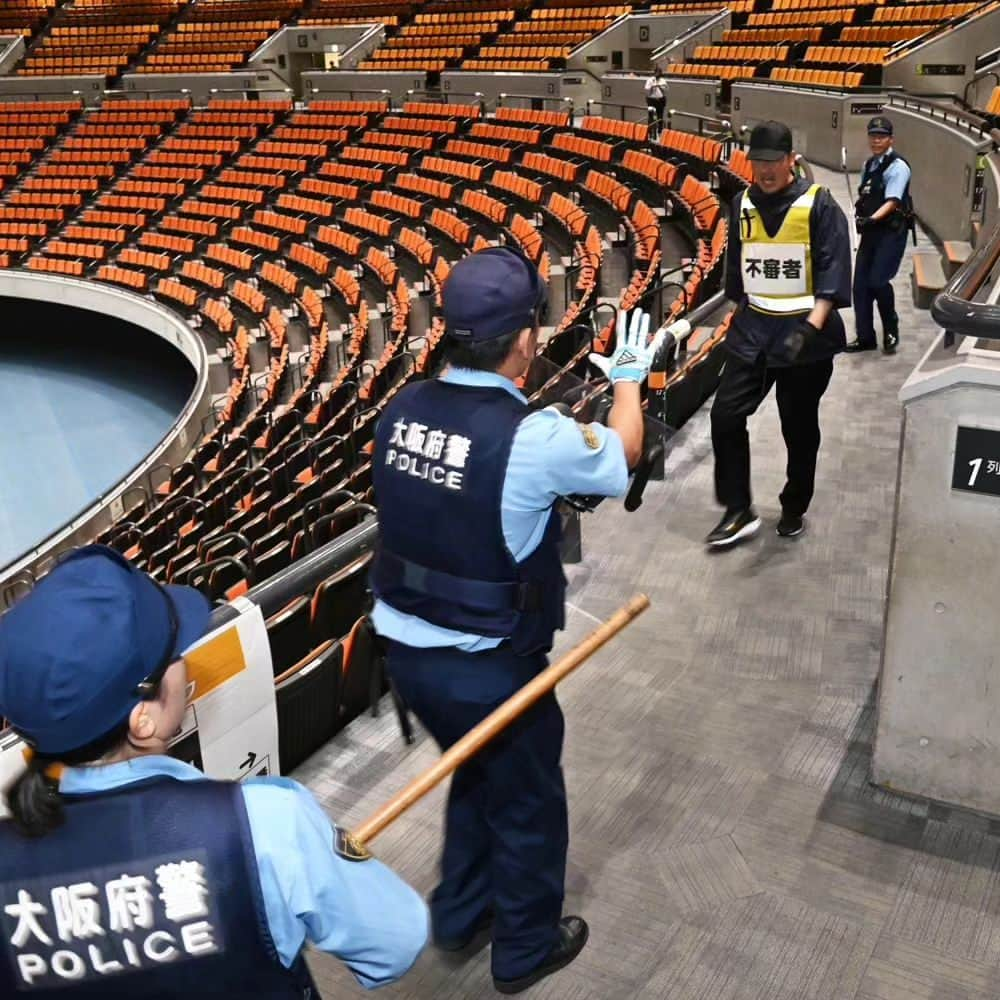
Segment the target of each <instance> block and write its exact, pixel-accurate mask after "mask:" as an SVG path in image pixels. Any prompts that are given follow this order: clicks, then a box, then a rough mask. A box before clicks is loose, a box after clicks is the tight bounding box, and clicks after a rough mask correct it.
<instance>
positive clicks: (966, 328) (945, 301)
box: [931, 222, 1000, 345]
mask: <svg viewBox="0 0 1000 1000" xmlns="http://www.w3.org/2000/svg"><path fill="white" fill-rule="evenodd" d="M998 262H1000V222H998V223H997V224H996V225H995V226H994V227H993V229H992V230H991V232H990V234H989V236H988V237H986V239H985V240H983V241H982V243H981V244H980V245H979V246H978V247H976V249H975V250H974V251H973V252H972V253H971V254H970V256H969V259H968V260H967V261H966V262H965V264H963V265H962V267H960V268H959V269H958V270H957V271H956V272H955V273H954V275H952V278H951V280H950V281H949V282H948V284H947V285H945V286H944V288H943V289H942V290H941V291H940V292H939V293H938V294H937V295H936V296H935V298H934V301H933V302H932V303H931V316H932V317H933V318H934V322H935V323H937V324H938V326H940V327H941V328H942V329H943V330H944V331H945V335H946V338H947V339H946V344H949V345H950V344H951V343H953V342H954V339H955V337H956V336H959V337H979V338H981V339H983V340H1000V305H997V304H993V303H990V302H974V301H973V298H974V296H975V295H976V294H977V293H978V292H979V290H980V289H981V288H982V287H983V285H985V284H986V282H987V280H988V279H989V277H990V275H992V274H993V270H994V268H995V267H996V266H997V263H998Z"/></svg>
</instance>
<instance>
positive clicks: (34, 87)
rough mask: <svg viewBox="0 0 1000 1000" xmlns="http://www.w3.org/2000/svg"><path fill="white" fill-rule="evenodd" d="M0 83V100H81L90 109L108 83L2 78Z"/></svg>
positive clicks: (71, 78) (92, 78)
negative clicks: (70, 98) (0, 85)
mask: <svg viewBox="0 0 1000 1000" xmlns="http://www.w3.org/2000/svg"><path fill="white" fill-rule="evenodd" d="M0 83H2V93H0V100H4V101H59V100H65V99H66V98H68V97H80V98H82V99H83V102H84V104H87V105H88V106H90V105H95V104H97V103H98V102H99V101H100V100H101V98H102V97H103V96H104V88H105V87H106V86H107V83H108V81H107V78H106V77H103V76H5V77H4V78H3V80H2V81H0Z"/></svg>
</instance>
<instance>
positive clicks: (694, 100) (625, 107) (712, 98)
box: [599, 73, 719, 132]
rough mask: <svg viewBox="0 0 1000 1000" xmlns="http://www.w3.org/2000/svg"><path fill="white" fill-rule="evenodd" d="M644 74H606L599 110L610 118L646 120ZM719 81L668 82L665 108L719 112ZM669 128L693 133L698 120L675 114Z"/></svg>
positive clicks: (688, 111) (707, 113)
mask: <svg viewBox="0 0 1000 1000" xmlns="http://www.w3.org/2000/svg"><path fill="white" fill-rule="evenodd" d="M646 79H647V78H646V76H645V75H636V74H632V73H609V74H608V75H607V76H605V77H604V79H603V81H602V82H601V101H602V102H603V103H604V105H605V106H604V107H602V108H600V109H599V110H600V113H601V114H604V115H606V116H608V117H609V118H624V119H625V120H626V121H643V122H644V121H646V117H647V113H646V92H645V89H644V88H645V83H646ZM718 101H719V84H718V82H717V81H714V80H680V79H676V78H673V79H671V80H670V81H669V89H668V92H667V108H668V109H674V110H677V111H684V112H687V113H688V114H691V115H708V116H710V117H714V116H717V115H718V110H717V108H718ZM670 127H671V128H675V129H680V130H682V131H685V132H696V131H697V130H698V123H697V121H694V120H692V119H690V118H684V117H680V116H678V117H677V118H676V119H675V120H673V121H671V123H670Z"/></svg>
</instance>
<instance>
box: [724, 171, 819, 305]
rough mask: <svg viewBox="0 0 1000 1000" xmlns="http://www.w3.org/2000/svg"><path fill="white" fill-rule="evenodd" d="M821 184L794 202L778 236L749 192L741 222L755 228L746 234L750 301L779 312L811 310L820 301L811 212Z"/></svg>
mask: <svg viewBox="0 0 1000 1000" xmlns="http://www.w3.org/2000/svg"><path fill="white" fill-rule="evenodd" d="M819 189H820V185H819V184H813V185H812V186H811V187H810V188H809V190H808V191H806V192H805V193H804V194H801V195H799V197H798V198H796V199H795V201H793V202H792V204H791V206H790V207H789V209H788V211H787V213H786V214H785V218H784V219H783V220H782V222H781V226H780V228H779V229H778V231H777V232H776V233H775V234H774V236H768V234H767V231H766V230H765V229H764V224H763V222H762V221H761V218H760V213H759V212H758V211H757V209H756V207H755V206H754V204H753V202H752V201H751V200H750V196H749V194H748V193H747V192H746V191H744V192H743V199H742V201H741V203H740V216H741V219H740V224H741V225H746V226H748V228H749V235H748V236H745V237H744V239H743V246H742V253H741V262H740V263H741V268H742V275H743V287H744V291H745V292H746V296H747V301H748V302H749V303H750V305H751V306H753V307H754V308H755V309H760V310H763V311H764V312H773V313H794V312H808V311H809V310H810V309H812V307H813V306H814V305H815V303H816V299H815V297H814V296H813V294H812V259H811V253H810V245H809V216H810V214H811V212H812V207H813V203H814V202H815V200H816V193H817V192H818V191H819Z"/></svg>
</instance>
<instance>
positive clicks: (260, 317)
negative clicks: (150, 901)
mask: <svg viewBox="0 0 1000 1000" xmlns="http://www.w3.org/2000/svg"><path fill="white" fill-rule="evenodd" d="M665 140H666V141H665V143H663V144H661V143H652V142H650V141H649V140H648V136H647V135H646V127H645V126H644V125H636V124H631V123H623V122H618V121H612V120H607V119H603V118H597V117H587V118H585V119H584V120H583V121H582V122H581V123H580V125H579V126H578V127H575V128H574V127H573V126H572V125H571V124H570V121H569V117H568V115H567V114H565V113H557V112H544V111H520V110H516V109H511V108H504V109H500V111H499V112H498V114H497V115H496V117H494V118H489V119H487V118H486V117H484V116H483V115H482V114H481V111H480V108H479V106H478V105H469V106H464V105H441V104H429V103H419V102H416V103H410V104H407V105H406V106H405V107H404V108H402V109H400V110H391V109H390V108H388V107H387V106H386V104H385V103H384V102H378V101H373V102H337V101H327V102H324V101H317V102H313V103H312V104H311V105H310V106H309V107H308V108H307V109H304V110H301V109H300V110H294V109H293V108H292V106H291V104H290V103H289V102H267V101H260V102H240V101H225V100H219V101H214V102H212V103H211V104H210V105H209V106H208V107H207V108H192V107H190V106H189V104H188V103H187V101H185V100H176V99H171V100H159V101H108V102H106V103H105V104H104V105H103V106H102V107H100V108H98V109H96V110H91V111H84V110H83V109H82V107H81V105H80V103H79V102H78V101H77V102H47V103H9V104H2V105H0V150H2V151H3V157H4V161H3V168H2V178H0V179H2V180H3V188H2V190H0V227H2V233H3V235H2V237H0V266H3V267H27V268H29V269H31V270H35V271H41V272H45V273H50V274H58V275H67V276H69V277H73V278H86V279H92V280H98V281H104V282H108V283H112V284H115V285H117V286H120V287H123V288H125V289H128V290H130V291H133V292H136V293H139V294H146V295H152V296H154V297H155V298H156V299H158V300H159V301H160V302H162V303H164V304H165V305H167V306H169V307H170V308H172V309H174V310H176V311H178V312H179V313H180V314H181V315H183V316H184V317H186V318H187V320H188V321H189V322H190V323H191V324H192V325H194V326H196V327H197V328H199V329H200V330H201V331H203V334H204V336H205V338H206V340H207V342H208V345H209V347H210V349H211V350H214V351H217V352H219V353H220V355H221V356H222V357H223V358H224V359H225V362H226V364H227V365H228V368H229V388H228V390H227V391H226V392H225V393H223V394H220V395H219V397H218V399H217V401H216V403H215V413H214V419H213V420H212V421H211V425H210V426H206V427H205V428H204V434H203V436H202V438H201V439H200V440H199V441H198V442H197V445H196V447H195V448H194V450H193V452H192V454H191V456H190V460H189V461H187V462H185V463H184V464H183V465H181V466H179V467H178V468H175V469H164V470H162V472H161V473H160V474H159V475H158V476H157V480H156V481H157V489H156V491H155V493H154V494H153V495H150V496H148V497H146V499H145V500H143V501H142V502H141V503H139V504H138V505H136V506H135V507H133V509H131V510H129V511H128V512H127V513H126V515H125V517H124V519H123V520H122V522H121V523H120V524H119V525H117V526H116V527H115V528H113V529H112V530H111V531H109V532H108V533H106V535H105V536H103V540H105V541H109V542H111V543H112V544H115V545H117V546H119V547H120V548H122V549H123V550H126V551H127V552H128V553H129V556H130V558H133V559H135V561H136V562H137V563H138V564H139V565H141V566H142V567H143V568H145V569H148V570H149V571H150V572H152V573H153V574H154V575H155V576H157V577H158V578H159V579H161V580H163V581H172V582H182V581H187V582H191V583H194V584H195V585H197V586H201V587H202V588H203V589H205V590H206V592H209V593H211V594H212V596H214V597H222V596H226V595H231V594H233V593H237V592H239V591H240V590H241V589H244V588H245V587H246V586H247V585H248V584H249V583H250V582H252V581H255V580H260V579H263V578H266V577H267V576H269V575H271V574H273V573H274V572H276V571H278V570H279V569H281V568H283V567H284V566H287V565H288V564H289V563H290V562H291V561H292V560H294V559H296V558H298V557H300V556H301V555H302V554H304V553H305V552H306V551H308V550H309V549H310V548H311V547H313V546H315V545H317V544H320V543H322V542H323V541H325V540H327V539H328V538H329V537H331V536H332V534H335V533H336V532H337V531H340V530H342V529H343V528H344V527H345V525H346V524H347V520H345V519H344V518H342V517H337V518H328V517H327V516H326V515H327V514H332V513H333V512H334V511H335V510H336V509H337V508H339V507H340V506H341V505H342V504H343V503H344V501H345V497H346V496H347V494H351V495H352V496H354V497H355V498H358V499H364V498H367V497H368V496H370V485H371V480H370V469H369V460H368V448H369V446H370V442H371V437H372V431H373V428H374V423H375V420H376V419H377V416H378V414H379V412H380V410H381V407H382V406H383V405H384V404H385V402H386V401H387V400H388V399H389V398H391V396H392V395H393V393H394V392H396V391H397V390H398V389H399V387H400V386H402V385H403V384H404V383H405V382H406V381H407V380H409V379H412V378H419V377H422V376H424V375H426V374H428V373H429V372H431V371H432V370H433V369H434V368H435V366H436V364H437V359H438V352H439V347H440V341H441V337H442V333H443V325H442V322H441V320H440V317H439V307H440V295H441V287H442V284H443V282H444V281H445V279H446V278H447V275H448V272H449V270H450V267H451V264H452V262H453V261H454V260H456V259H457V258H458V257H459V256H461V255H462V254H465V253H467V252H469V251H471V250H474V249H477V248H479V247H482V246H485V245H490V244H495V243H497V242H509V241H515V242H517V243H519V244H520V245H521V247H522V248H523V249H524V251H525V252H526V253H527V254H528V255H529V257H531V259H533V260H535V261H536V262H537V263H538V266H539V268H540V270H541V273H542V274H543V276H544V277H546V279H551V280H553V281H556V280H558V281H560V282H564V283H565V286H566V293H567V294H566V298H567V306H566V308H565V311H564V312H563V314H562V315H561V316H557V317H554V318H553V320H552V323H553V326H552V329H551V330H550V331H548V336H547V340H546V344H545V347H544V351H545V353H546V354H547V355H548V356H549V357H550V358H551V359H552V360H553V361H555V363H556V364H558V365H559V366H560V367H561V368H562V369H563V370H565V369H566V368H576V369H578V370H579V371H580V372H581V373H582V371H583V366H584V364H585V357H586V354H587V353H589V351H590V350H591V349H592V343H591V337H590V336H589V335H588V334H587V329H588V326H592V327H593V328H594V329H595V330H596V332H597V334H598V337H599V339H600V340H603V341H604V342H607V341H608V338H609V336H610V332H611V328H612V324H613V317H612V316H610V310H608V309H607V307H604V306H602V307H601V308H603V312H596V313H595V312H594V309H595V308H596V307H598V303H599V299H600V297H601V296H606V295H607V294H608V292H609V291H610V290H609V289H606V288H605V289H602V287H601V285H602V278H601V275H602V263H603V259H604V256H605V254H606V253H607V252H608V247H607V245H606V243H605V239H604V236H603V235H602V234H604V233H608V232H615V231H616V230H620V232H621V233H622V234H623V235H622V239H623V241H624V242H623V243H622V252H623V253H625V254H626V255H627V259H628V261H629V262H630V277H629V280H628V282H627V284H626V285H625V286H624V287H623V288H621V289H618V290H616V291H615V292H614V295H613V299H612V301H616V302H617V305H618V306H619V307H620V308H624V309H627V308H631V307H632V306H634V305H635V304H637V303H640V302H644V301H647V300H648V299H649V296H650V294H651V293H652V292H653V291H657V289H658V283H659V281H660V278H661V266H660V228H661V217H662V216H663V214H664V213H663V208H662V205H663V198H664V192H665V191H666V190H667V189H670V190H671V192H672V193H671V194H670V197H671V199H672V201H673V202H674V210H673V211H672V213H671V219H672V223H671V224H672V225H677V224H682V225H683V227H684V228H685V230H686V232H687V233H688V235H689V237H690V241H691V247H692V253H691V260H690V262H689V265H688V266H687V269H686V270H685V272H684V274H683V275H682V277H681V283H682V284H683V285H684V288H683V290H682V291H681V290H680V289H673V288H672V289H671V290H670V292H669V293H668V298H667V305H668V307H669V315H672V316H677V315H680V314H681V313H682V312H683V311H684V309H685V308H690V307H691V306H693V305H694V304H695V303H697V302H698V301H699V300H700V299H701V297H702V296H703V295H705V294H706V293H707V292H708V291H710V290H711V289H713V288H715V287H717V285H718V280H719V272H720V268H721V261H722V255H723V252H724V247H725V232H726V229H725V222H724V220H723V219H722V218H721V214H720V204H719V201H718V200H717V198H716V197H715V195H714V194H713V193H712V192H711V191H710V190H709V188H708V186H707V185H706V183H705V180H704V178H705V177H706V176H707V170H708V168H709V165H711V164H716V163H718V162H719V161H720V159H721V156H722V146H721V145H720V144H718V143H712V142H711V141H710V140H705V139H697V140H693V138H692V137H683V136H682V135H681V134H680V133H667V134H666V136H665ZM543 150H544V151H543ZM29 169H30V172H29ZM681 220H683V221H681ZM553 264H560V265H561V266H562V267H563V268H564V269H565V274H564V275H560V276H559V277H558V278H556V277H555V275H554V274H553ZM676 277H677V275H676V274H674V275H671V279H672V280H675V279H676ZM657 294H659V293H658V291H657ZM596 315H599V316H600V322H596V321H595V319H594V316H596ZM581 324H582V325H581ZM683 362H684V357H683V356H682V357H681V358H680V359H679V361H678V364H677V367H676V370H675V371H673V372H671V373H669V377H670V378H673V377H674V375H677V374H679V373H680V372H682V371H683V368H684V364H683ZM666 377H667V376H664V378H666ZM680 381H681V382H682V383H683V379H680ZM692 384H693V383H692ZM664 388H665V386H660V387H659V389H658V391H660V390H662V389H664ZM345 491H346V492H345ZM221 556H225V557H227V561H224V562H222V563H215V560H216V558H217V557H221ZM234 560H235V561H234Z"/></svg>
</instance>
